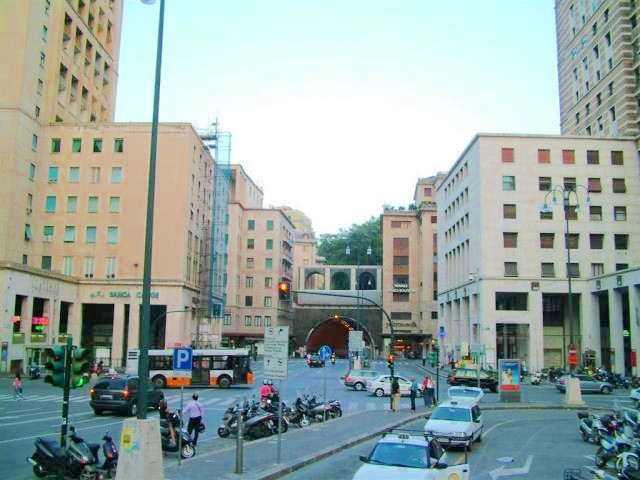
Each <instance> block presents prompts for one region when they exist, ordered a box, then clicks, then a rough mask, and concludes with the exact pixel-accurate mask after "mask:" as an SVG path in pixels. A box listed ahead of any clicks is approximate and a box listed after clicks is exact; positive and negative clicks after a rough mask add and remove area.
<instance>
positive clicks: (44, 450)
mask: <svg viewBox="0 0 640 480" xmlns="http://www.w3.org/2000/svg"><path fill="white" fill-rule="evenodd" d="M71 428H73V427H71ZM69 440H70V441H69V446H68V447H67V449H66V450H65V449H63V448H61V447H60V445H59V444H58V442H56V441H55V440H49V439H47V438H37V439H36V441H35V447H36V451H35V452H34V453H33V455H31V456H30V457H27V462H28V463H30V464H31V465H32V466H33V473H34V475H35V476H36V477H38V478H45V477H48V476H53V475H58V476H61V477H63V478H66V477H71V478H78V479H80V480H97V479H98V478H99V473H98V470H97V468H96V454H97V448H96V449H95V450H96V451H95V452H94V451H92V450H91V447H90V445H89V444H87V443H86V442H85V441H84V440H82V439H81V438H80V437H77V436H75V432H74V431H72V433H71V435H70V438H69Z"/></svg>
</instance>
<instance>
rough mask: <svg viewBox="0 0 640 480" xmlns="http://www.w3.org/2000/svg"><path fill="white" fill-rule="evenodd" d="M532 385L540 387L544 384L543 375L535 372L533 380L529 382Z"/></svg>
mask: <svg viewBox="0 0 640 480" xmlns="http://www.w3.org/2000/svg"><path fill="white" fill-rule="evenodd" d="M529 381H530V382H531V385H540V384H541V383H542V373H540V372H535V373H533V374H531V379H530V380H529Z"/></svg>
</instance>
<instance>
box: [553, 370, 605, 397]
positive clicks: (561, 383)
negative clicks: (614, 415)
mask: <svg viewBox="0 0 640 480" xmlns="http://www.w3.org/2000/svg"><path fill="white" fill-rule="evenodd" d="M572 376H573V377H576V378H578V379H579V380H580V391H581V392H583V393H611V392H613V385H611V384H610V383H609V382H601V381H600V380H596V379H595V378H593V377H590V376H589V375H581V374H578V375H562V376H561V377H560V378H558V380H557V381H556V388H557V389H558V391H560V392H562V393H564V392H566V390H567V380H569V378H571V377H572Z"/></svg>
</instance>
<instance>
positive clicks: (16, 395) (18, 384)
mask: <svg viewBox="0 0 640 480" xmlns="http://www.w3.org/2000/svg"><path fill="white" fill-rule="evenodd" d="M11 385H12V386H13V399H14V400H23V399H24V395H23V394H22V378H20V374H19V373H18V372H16V376H15V378H14V379H13V383H11Z"/></svg>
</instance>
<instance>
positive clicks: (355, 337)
mask: <svg viewBox="0 0 640 480" xmlns="http://www.w3.org/2000/svg"><path fill="white" fill-rule="evenodd" d="M362 345H363V342H362V331H361V330H349V351H350V352H361V351H362Z"/></svg>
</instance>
